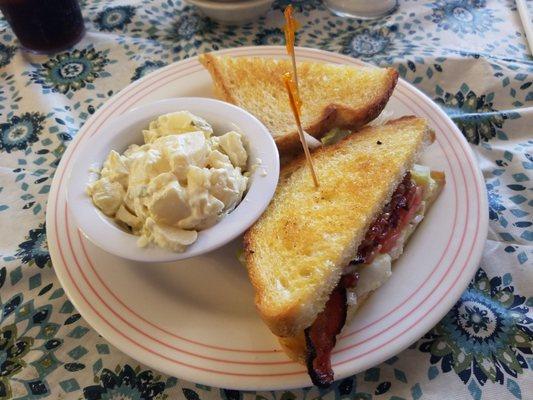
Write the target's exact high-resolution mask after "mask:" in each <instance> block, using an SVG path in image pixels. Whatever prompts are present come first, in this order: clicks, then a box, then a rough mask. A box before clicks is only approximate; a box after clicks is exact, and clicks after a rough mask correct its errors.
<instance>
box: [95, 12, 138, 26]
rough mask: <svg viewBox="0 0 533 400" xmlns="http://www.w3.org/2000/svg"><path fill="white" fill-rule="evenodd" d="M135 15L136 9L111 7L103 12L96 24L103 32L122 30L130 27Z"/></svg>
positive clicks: (97, 17) (98, 16)
mask: <svg viewBox="0 0 533 400" xmlns="http://www.w3.org/2000/svg"><path fill="white" fill-rule="evenodd" d="M134 15H135V7H132V6H117V7H109V8H106V9H104V10H103V11H101V12H100V13H99V14H98V15H97V16H96V19H95V20H94V23H95V24H96V26H97V27H98V29H100V30H101V31H107V32H111V31H115V30H122V29H124V28H125V27H126V25H128V24H129V23H130V22H131V21H132V19H133V16H134Z"/></svg>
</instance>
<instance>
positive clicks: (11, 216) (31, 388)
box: [0, 0, 533, 400]
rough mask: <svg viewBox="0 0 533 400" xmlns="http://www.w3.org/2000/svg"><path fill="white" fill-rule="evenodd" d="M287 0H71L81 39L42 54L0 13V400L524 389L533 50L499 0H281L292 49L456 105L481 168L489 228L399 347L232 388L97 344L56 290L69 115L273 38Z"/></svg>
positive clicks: (508, 0) (491, 393) (452, 111)
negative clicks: (472, 264) (57, 184)
mask: <svg viewBox="0 0 533 400" xmlns="http://www.w3.org/2000/svg"><path fill="white" fill-rule="evenodd" d="M287 3H288V1H285V0H277V1H276V2H275V3H274V5H273V7H272V10H271V11H270V13H269V14H268V15H267V16H266V17H265V18H262V19H261V20H260V21H258V22H257V23H254V24H248V25H245V26H242V27H238V28H228V27H224V26H220V25H218V24H216V23H214V22H212V21H210V20H208V19H204V18H203V17H202V16H200V15H199V14H198V12H197V10H196V9H195V8H194V7H191V6H188V5H186V4H184V3H183V2H181V1H179V0H153V1H151V0H132V1H129V2H125V1H120V0H117V1H100V0H93V1H90V0H86V1H83V2H82V6H83V13H84V17H85V22H86V26H87V31H88V33H87V35H86V37H85V38H84V39H83V40H82V41H81V42H80V43H79V44H78V45H77V46H76V47H75V48H74V49H72V50H70V51H66V52H63V53H60V54H56V55H54V56H50V57H47V56H35V55H30V54H27V53H24V52H22V51H21V50H20V49H19V48H18V42H17V40H16V39H15V37H14V35H13V33H12V32H11V30H10V28H9V27H8V26H7V23H6V21H5V19H4V18H0V260H1V263H0V287H1V290H0V307H1V309H0V399H4V398H21V399H22V398H24V399H34V398H50V399H136V400H137V399H143V400H148V399H163V398H169V399H175V398H176V399H177V398H186V399H188V400H196V399H212V398H217V399H218V398H222V399H240V398H246V399H256V400H264V399H275V400H277V399H282V400H289V399H294V398H301V399H304V398H305V399H312V398H315V397H317V396H323V397H325V398H327V399H332V398H335V399H337V398H361V399H371V398H375V399H395V400H400V399H444V398H450V399H452V398H453V399H458V398H461V399H469V398H473V399H512V398H518V399H521V398H523V399H526V398H529V399H531V398H533V374H532V373H531V369H532V368H533V358H532V350H533V344H532V342H533V326H532V323H533V319H532V318H533V314H532V307H533V298H532V295H533V263H532V260H533V227H532V215H531V214H532V211H533V196H532V185H531V182H532V178H533V175H532V172H533V135H532V133H533V87H532V77H533V58H532V57H531V55H530V54H529V51H528V49H527V45H526V42H525V38H524V33H523V30H522V26H521V23H520V20H519V17H518V14H517V11H516V7H515V4H514V1H513V0H499V1H496V0H490V1H489V0H434V1H425V0H405V1H400V9H399V11H398V12H396V13H394V14H393V15H391V16H389V17H387V18H384V19H383V20H379V21H375V22H363V21H350V20H345V19H341V18H338V17H335V16H333V15H332V14H330V13H329V12H328V11H327V10H326V9H325V8H324V6H323V5H322V3H321V2H320V1H318V0H310V1H293V2H292V3H293V4H294V5H295V8H296V10H297V14H298V18H299V19H300V22H301V23H302V28H301V30H300V31H299V33H298V38H297V43H298V45H300V46H309V47H316V48H321V49H326V50H331V51H335V52H340V53H344V54H349V55H351V56H353V57H357V58H360V59H363V60H365V61H369V62H371V63H374V64H378V65H392V66H394V67H395V68H396V69H397V70H398V71H399V73H400V75H401V76H402V78H403V79H406V80H407V81H409V82H412V83H413V84H415V85H416V86H417V87H418V88H420V89H421V90H423V91H424V92H425V93H426V94H427V95H428V96H430V97H431V98H433V99H434V100H435V101H436V102H437V103H438V104H440V105H441V106H442V107H443V108H444V109H445V110H446V112H447V113H448V114H449V115H450V116H451V117H452V118H453V119H454V121H455V122H456V123H457V125H458V126H459V127H460V129H461V131H462V132H463V134H464V135H465V137H466V138H467V139H468V141H469V142H470V143H471V145H472V148H473V150H474V152H475V154H476V156H477V160H478V162H479V165H480V167H481V168H482V170H483V174H484V177H485V180H486V186H487V191H488V196H489V207H490V229H489V237H488V241H487V244H486V248H485V252H484V256H483V259H482V261H481V264H480V268H479V270H478V272H477V274H476V276H475V277H474V279H473V280H472V282H471V284H470V286H469V288H468V289H467V291H466V292H465V293H464V294H463V296H462V297H461V299H460V300H459V301H458V302H457V304H456V305H455V306H454V307H453V309H452V310H450V312H449V313H448V314H447V315H446V316H445V317H444V319H443V320H442V321H441V322H440V323H439V324H438V325H437V326H436V327H435V328H434V329H432V330H431V331H430V332H428V333H427V334H426V335H425V336H424V337H422V338H421V339H420V340H419V341H418V342H416V343H414V344H413V345H412V346H411V347H410V348H409V349H407V350H405V351H404V352H402V353H400V354H398V355H397V356H395V357H393V358H392V359H390V360H388V361H386V362H385V363H383V364H381V365H377V366H376V367H374V368H371V369H369V370H368V371H365V372H363V373H360V374H358V375H356V376H354V377H352V378H348V379H344V380H342V381H340V382H336V383H335V384H334V385H333V386H332V387H331V388H330V389H328V390H324V391H318V390H317V389H316V388H308V389H302V390H291V391H286V392H261V393H253V392H246V393H243V392H237V391H232V390H225V389H219V388H211V387H206V386H202V385H197V384H195V383H192V382H185V381H182V380H179V379H176V378H174V377H169V376H164V375H162V374H160V373H158V372H157V371H152V370H150V369H149V368H148V367H146V366H144V365H142V364H140V363H138V362H137V361H135V360H133V359H130V358H128V357H127V356H125V355H123V354H122V353H120V352H119V351H118V350H116V349H115V348H113V347H112V346H111V345H109V344H108V343H106V341H105V340H104V339H103V338H102V337H100V336H99V335H98V334H97V333H96V332H95V331H94V330H93V329H91V327H90V326H89V325H88V324H87V323H86V322H85V321H84V320H83V319H82V318H81V317H80V315H79V314H78V313H77V311H76V310H75V309H74V307H73V306H72V304H71V303H70V302H69V300H68V299H67V297H66V296H65V294H64V291H63V289H62V288H61V286H60V285H59V283H58V280H57V278H56V276H55V274H54V270H53V266H52V264H51V260H50V256H49V253H48V250H47V244H46V227H45V225H44V221H45V215H44V214H45V208H46V201H47V193H48V191H49V188H50V184H51V180H52V177H53V174H54V170H55V169H56V167H57V165H58V163H59V161H60V159H61V155H62V154H63V152H64V150H65V148H66V147H67V146H68V144H69V142H70V141H71V139H72V138H73V137H74V136H75V135H76V132H77V130H78V128H79V127H80V126H81V125H82V124H83V123H84V122H85V121H86V120H87V118H89V117H90V116H91V114H93V113H94V112H95V110H96V109H98V107H100V106H101V105H102V104H103V103H104V102H105V101H106V100H107V99H108V98H109V97H110V96H112V95H113V94H114V93H116V92H118V91H119V90H120V89H122V88H123V87H125V86H126V85H128V84H129V83H130V82H132V81H134V80H136V79H138V78H140V77H142V76H143V75H145V74H147V73H149V72H150V71H153V70H155V69H157V68H160V67H162V66H164V65H167V64H169V63H172V62H174V61H178V60H182V59H184V58H186V57H189V56H192V55H195V54H197V53H198V52H201V51H205V50H213V49H220V48H224V47H235V46H244V45H263V44H280V43H282V41H283V34H282V30H281V29H280V28H281V26H282V14H281V10H282V9H283V8H284V7H285V6H286V4H287ZM529 3H530V9H531V8H533V7H531V6H532V4H531V3H533V2H532V1H530V2H529ZM0 17H1V14H0ZM228 386H231V385H230V382H228Z"/></svg>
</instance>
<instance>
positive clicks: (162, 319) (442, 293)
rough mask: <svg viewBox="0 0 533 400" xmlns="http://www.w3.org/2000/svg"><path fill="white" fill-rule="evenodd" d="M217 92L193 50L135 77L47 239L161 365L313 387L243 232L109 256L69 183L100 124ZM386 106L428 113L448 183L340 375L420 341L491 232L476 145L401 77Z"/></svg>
mask: <svg viewBox="0 0 533 400" xmlns="http://www.w3.org/2000/svg"><path fill="white" fill-rule="evenodd" d="M220 53H221V54H231V55H233V56H275V57H284V55H285V48H284V47H282V46H264V47H241V48H237V49H229V50H224V51H221V52H220ZM296 54H297V57H298V59H299V60H304V59H307V60H314V61H325V62H331V63H342V64H352V65H361V64H362V62H360V61H358V60H355V59H353V58H350V57H346V56H342V55H339V54H334V53H329V52H325V51H319V50H313V49H307V48H298V49H297V51H296ZM179 96H206V97H212V96H213V94H212V89H211V78H210V76H209V74H208V73H207V71H205V70H204V68H203V67H202V66H201V65H200V63H199V62H198V59H197V58H196V57H194V58H189V59H186V60H183V61H180V62H177V63H175V64H172V65H169V66H167V67H165V68H162V69H160V70H158V71H155V72H153V73H152V74H150V75H148V76H146V77H144V78H143V79H141V80H139V81H137V82H135V83H133V84H131V85H129V86H128V87H127V88H125V89H123V90H122V91H121V92H120V93H118V94H117V95H115V96H114V97H113V98H112V99H110V100H109V101H108V102H107V103H106V104H105V105H103V106H102V107H101V108H100V109H99V110H98V112H96V113H95V114H94V115H93V116H92V117H91V119H90V120H88V121H87V122H86V123H85V125H84V126H83V127H82V128H81V129H80V131H79V132H78V134H77V136H76V138H75V140H74V141H73V142H72V143H71V144H70V145H69V147H68V149H67V151H66V152H65V154H64V155H63V158H62V160H61V163H60V165H59V167H58V169H57V172H56V174H55V178H54V181H53V184H52V188H51V191H50V198H49V201H48V209H47V215H46V227H47V234H48V244H49V247H50V254H51V256H52V260H53V265H54V268H55V270H56V273H57V276H58V278H59V280H60V282H61V284H62V285H63V288H64V289H65V292H66V293H67V295H68V296H69V298H70V300H71V301H72V303H73V304H74V305H75V306H76V308H77V309H78V311H79V312H80V314H81V315H82V316H83V317H84V318H85V319H86V320H87V322H88V323H89V324H91V325H92V326H93V327H94V328H95V329H96V330H97V331H98V332H99V333H100V334H101V335H102V336H103V337H104V338H106V339H107V340H108V341H109V342H110V343H112V344H113V345H114V346H116V347H117V348H119V349H120V350H122V351H123V352H124V353H126V354H128V355H130V356H131V357H133V358H135V359H137V360H138V361H140V362H143V363H145V364H146V365H148V366H150V367H151V368H154V369H156V370H160V371H162V372H164V373H167V374H170V375H173V376H176V377H179V378H182V379H186V380H189V381H193V382H196V383H202V384H206V385H211V386H218V387H225V388H234V389H255V390H266V389H286V388H295V387H303V386H309V385H310V384H311V382H310V379H309V377H308V376H307V373H306V370H305V368H304V367H303V366H302V365H300V364H297V363H295V362H293V361H290V360H289V359H288V358H287V356H286V355H285V353H283V352H282V351H281V349H280V347H279V345H278V343H277V341H276V339H275V337H274V336H273V335H272V334H271V333H270V331H269V330H268V328H267V327H266V326H265V325H264V324H263V323H262V321H261V320H260V318H259V317H258V315H257V313H256V312H255V309H254V303H253V291H252V287H251V285H250V283H249V281H248V278H247V275H246V271H245V269H244V268H243V267H242V266H241V265H240V264H239V262H238V261H237V258H236V250H237V249H238V247H239V246H240V240H237V241H234V242H232V243H230V244H229V245H227V246H225V247H223V248H221V249H219V250H217V251H215V252H212V253H210V254H207V255H204V256H201V257H197V258H192V259H188V260H185V261H180V262H175V263H168V264H141V263H135V262H131V261H127V260H125V259H120V258H117V257H114V256H111V255H109V254H107V253H105V252H104V251H102V250H100V249H99V248H97V247H95V246H94V245H93V244H92V243H91V242H89V241H88V240H87V239H86V238H85V237H83V235H82V234H81V233H80V231H79V230H78V227H77V226H76V225H75V223H74V222H73V218H72V213H73V212H76V210H71V209H69V207H68V204H67V201H66V191H65V184H66V181H67V179H68V176H69V173H70V169H71V168H72V165H73V162H74V160H75V159H76V157H78V155H79V154H80V153H81V152H83V149H84V146H86V143H87V142H88V141H89V138H90V137H92V136H93V135H98V133H99V131H100V129H101V127H102V126H103V125H104V124H106V123H108V122H109V121H111V120H112V119H113V117H115V116H117V115H120V114H122V113H124V112H126V111H128V110H130V109H132V108H134V107H137V106H139V105H141V104H144V103H146V102H149V101H153V100H158V99H164V98H170V97H179ZM386 110H388V111H390V112H392V113H393V115H394V116H401V115H407V114H415V115H418V116H421V117H425V118H427V119H428V121H429V123H430V125H431V127H432V128H433V129H434V130H435V133H436V141H435V143H434V144H433V145H432V146H431V147H430V148H429V150H428V151H427V152H426V153H425V154H424V156H423V160H422V162H423V163H424V164H426V165H429V166H430V167H432V168H433V169H438V170H444V171H445V173H446V181H447V182H446V186H445V188H444V191H443V192H442V194H441V196H440V197H439V199H438V200H437V202H436V203H435V204H434V205H433V207H432V209H431V210H430V211H429V213H428V215H427V216H426V219H425V220H424V222H423V223H422V224H421V226H420V227H419V228H418V230H417V231H416V232H415V234H414V235H413V237H412V239H411V240H410V243H409V245H408V246H407V248H406V251H405V253H404V255H403V256H402V257H401V258H400V259H399V260H398V262H396V264H395V267H394V273H393V275H392V277H391V279H390V280H389V281H388V282H387V283H386V284H385V285H384V286H382V287H381V288H380V289H379V290H377V291H376V293H374V295H373V296H371V298H370V299H369V300H368V301H367V302H366V303H365V305H364V306H363V307H362V308H361V310H360V311H359V312H358V314H357V316H356V317H355V319H354V320H353V321H352V322H351V323H350V324H349V325H347V326H346V327H345V329H344V330H343V332H342V334H341V336H340V338H339V340H338V342H337V346H336V347H335V349H334V352H333V356H332V364H333V369H334V372H335V377H336V378H337V379H340V378H343V377H346V376H349V375H351V374H354V373H357V372H360V371H363V370H365V369H367V368H369V367H372V366H374V365H376V364H378V363H380V362H382V361H384V360H386V359H388V358H389V357H391V356H393V355H394V354H396V353H398V352H400V351H401V350H403V349H405V348H406V347H408V346H409V345H410V344H411V343H413V342H414V341H416V340H417V339H419V338H420V337H421V336H422V335H424V333H426V332H427V331H428V330H430V329H431V328H432V327H433V326H434V325H435V324H436V323H437V322H438V321H439V320H440V319H441V318H442V317H443V316H444V315H445V314H446V312H447V311H448V310H449V309H450V308H451V307H452V306H453V304H454V302H455V301H456V300H457V298H459V296H460V295H461V293H462V292H463V291H464V289H465V288H466V286H467V285H468V282H469V280H470V278H471V277H472V275H473V273H474V272H475V270H476V268H477V265H478V262H479V259H480V256H481V252H482V249H483V244H484V242H485V238H486V233H487V220H488V218H487V201H486V195H485V186H484V183H483V179H482V175H481V173H480V171H479V169H478V167H477V166H476V162H475V159H474V156H473V154H472V151H471V150H470V147H469V146H468V143H467V142H466V140H465V139H464V138H463V135H462V134H461V132H460V131H459V130H458V129H457V127H456V126H455V125H454V123H453V122H452V121H451V120H450V119H449V118H448V117H447V116H446V114H445V113H444V112H443V111H442V110H441V109H440V108H439V107H438V106H437V105H436V104H435V103H433V102H432V101H431V100H430V99H429V98H427V97H426V96H425V95H424V94H422V93H421V92H420V91H418V90H417V89H416V88H414V87H413V86H411V85H410V84H408V83H406V82H404V81H402V80H400V81H399V82H398V85H397V87H396V89H395V91H394V94H393V95H392V98H391V100H390V101H389V103H388V105H387V108H386Z"/></svg>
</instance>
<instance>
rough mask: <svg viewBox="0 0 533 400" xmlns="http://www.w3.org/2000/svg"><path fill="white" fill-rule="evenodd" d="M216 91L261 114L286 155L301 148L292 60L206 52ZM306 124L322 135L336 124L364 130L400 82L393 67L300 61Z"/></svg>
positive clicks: (314, 133)
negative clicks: (290, 91)
mask: <svg viewBox="0 0 533 400" xmlns="http://www.w3.org/2000/svg"><path fill="white" fill-rule="evenodd" d="M199 60H200V62H201V63H202V64H203V65H204V67H205V68H206V69H207V70H208V71H209V73H210V74H211V78H212V79H213V84H214V91H215V95H216V96H217V97H218V98H220V99H221V100H224V101H227V102H228V103H232V104H235V105H237V106H239V107H241V108H244V109H245V110H247V111H249V112H250V113H252V114H253V115H255V116H256V117H257V118H258V119H259V120H261V121H262V122H263V124H265V126H266V127H267V128H268V129H269V131H270V132H271V134H272V136H273V137H274V140H275V141H276V145H277V146H278V149H279V150H280V152H281V153H282V154H284V155H287V154H294V153H296V152H299V151H300V150H301V145H300V142H299V139H298V133H297V130H296V125H295V122H294V117H293V115H292V111H291V109H290V106H289V102H288V101H287V93H286V89H285V86H284V84H283V81H282V79H281V75H282V74H283V73H285V72H288V71H292V66H291V63H290V61H289V60H287V59H273V58H267V57H231V56H216V55H213V54H210V53H207V54H202V55H200V57H199ZM297 70H298V86H299V91H300V97H301V98H302V99H304V100H305V103H304V105H303V107H302V126H303V129H304V130H305V131H306V132H307V133H309V134H310V135H311V136H314V137H315V138H317V139H320V138H321V137H322V136H324V135H325V134H326V133H328V132H329V131H330V130H331V129H332V128H341V129H352V130H354V129H358V128H360V127H362V126H363V125H365V124H367V123H368V122H370V121H372V120H373V119H374V118H376V117H377V116H378V115H379V114H380V113H381V111H382V110H383V108H384V107H385V105H386V104H387V102H388V100H389V97H390V96H391V94H392V91H393V90H394V87H395V86H396V82H397V81H398V73H397V72H396V71H395V70H394V69H392V68H376V67H361V66H349V65H336V64H327V63H319V62H310V61H301V62H298V63H297Z"/></svg>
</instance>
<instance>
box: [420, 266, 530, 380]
mask: <svg viewBox="0 0 533 400" xmlns="http://www.w3.org/2000/svg"><path fill="white" fill-rule="evenodd" d="M505 279H506V280H507V282H506V283H504V279H503V278H501V277H493V278H492V279H489V277H488V276H487V274H486V273H485V271H483V270H482V269H480V270H479V271H478V272H477V274H476V276H475V278H474V281H473V282H472V283H471V285H470V287H469V289H468V290H467V291H466V292H465V293H464V294H463V296H462V297H461V299H460V300H459V301H458V302H457V304H456V305H455V306H454V307H453V308H452V310H451V311H450V312H449V313H448V315H447V316H446V317H445V318H444V319H443V321H442V322H441V323H440V324H439V325H437V327H436V328H435V329H434V330H433V331H432V332H430V333H428V334H427V335H426V336H425V337H424V339H427V341H424V340H423V341H422V344H421V345H420V350H422V351H423V352H428V353H429V354H430V355H431V358H430V361H431V364H438V365H440V368H441V369H442V372H450V371H452V369H453V371H454V372H455V373H457V374H458V376H459V378H461V380H462V381H463V382H464V383H465V384H467V383H469V381H470V380H474V381H475V384H479V385H481V386H483V385H485V383H486V382H487V380H490V381H492V382H498V383H500V384H504V381H505V379H506V377H508V378H509V377H512V378H516V377H517V376H518V375H519V374H522V373H524V370H527V369H529V365H528V362H527V357H529V356H530V355H531V354H532V353H533V342H532V340H531V339H532V338H533V325H532V324H533V318H531V317H530V316H529V315H530V312H531V310H530V307H529V306H528V305H527V304H526V300H527V299H526V298H525V297H523V296H520V295H517V294H515V288H514V287H513V286H511V285H510V283H511V282H510V281H509V278H508V277H506V278H505Z"/></svg>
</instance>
